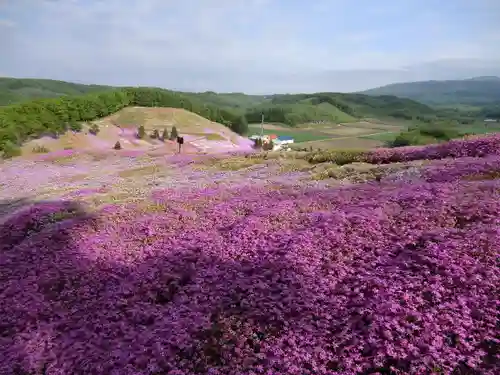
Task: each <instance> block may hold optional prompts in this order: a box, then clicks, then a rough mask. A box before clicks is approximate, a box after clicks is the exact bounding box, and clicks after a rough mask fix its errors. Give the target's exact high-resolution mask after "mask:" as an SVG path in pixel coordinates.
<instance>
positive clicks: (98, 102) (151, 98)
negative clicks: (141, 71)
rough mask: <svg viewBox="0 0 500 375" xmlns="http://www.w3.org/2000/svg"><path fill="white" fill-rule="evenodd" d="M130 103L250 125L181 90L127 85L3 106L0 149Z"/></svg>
mask: <svg viewBox="0 0 500 375" xmlns="http://www.w3.org/2000/svg"><path fill="white" fill-rule="evenodd" d="M127 106H142V107H174V108H184V109H186V110H189V111H192V112H194V113H196V114H198V115H200V116H203V117H205V118H207V119H209V120H211V121H216V122H219V123H221V124H224V125H226V126H228V127H229V128H230V129H232V130H233V131H235V132H236V133H238V134H244V133H246V131H247V129H248V124H247V121H246V118H245V116H244V115H240V114H236V113H233V112H231V111H228V110H226V109H221V108H218V107H216V106H212V105H206V104H203V103H200V102H197V101H196V100H193V99H192V98H187V97H186V96H185V95H182V94H179V93H174V92H171V91H168V90H163V89H156V88H124V89H115V90H109V91H104V92H100V93H89V94H85V95H80V96H63V97H59V98H50V99H39V100H33V101H29V102H23V103H19V104H13V105H10V106H4V107H0V152H3V153H4V154H12V153H13V149H15V148H17V147H19V146H20V145H21V144H22V143H23V142H25V141H26V140H28V139H31V138H36V137H40V136H43V135H47V134H50V135H52V136H58V135H59V134H62V133H64V132H66V131H67V130H69V129H72V130H78V129H80V128H81V122H86V121H93V120H96V119H98V118H101V117H104V116H108V115H110V114H113V113H115V112H117V111H119V110H120V109H122V108H124V107H127Z"/></svg>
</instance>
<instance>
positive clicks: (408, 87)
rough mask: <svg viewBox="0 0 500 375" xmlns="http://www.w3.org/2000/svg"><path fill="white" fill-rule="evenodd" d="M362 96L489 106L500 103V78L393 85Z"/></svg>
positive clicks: (436, 103) (432, 103)
mask: <svg viewBox="0 0 500 375" xmlns="http://www.w3.org/2000/svg"><path fill="white" fill-rule="evenodd" d="M362 94H367V95H394V96H398V97H401V98H409V99H412V100H416V101H419V102H422V103H425V104H429V105H469V106H479V107H482V106H489V105H493V104H498V103H500V78H499V77H475V78H471V79H465V80H455V81H423V82H406V83H394V84H391V85H387V86H382V87H377V88H374V89H370V90H367V91H363V92H362Z"/></svg>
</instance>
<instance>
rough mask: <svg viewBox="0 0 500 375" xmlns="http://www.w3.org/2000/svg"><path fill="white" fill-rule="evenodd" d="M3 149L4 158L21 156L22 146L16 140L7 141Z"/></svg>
mask: <svg viewBox="0 0 500 375" xmlns="http://www.w3.org/2000/svg"><path fill="white" fill-rule="evenodd" d="M1 149H2V150H3V154H2V157H3V158H4V159H10V158H14V157H16V156H21V148H20V147H19V146H18V145H16V144H15V143H14V142H11V141H6V142H5V143H4V144H3V145H2V147H1Z"/></svg>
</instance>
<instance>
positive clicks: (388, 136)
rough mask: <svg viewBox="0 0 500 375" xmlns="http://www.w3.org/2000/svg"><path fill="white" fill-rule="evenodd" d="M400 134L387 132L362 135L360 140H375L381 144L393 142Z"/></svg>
mask: <svg viewBox="0 0 500 375" xmlns="http://www.w3.org/2000/svg"><path fill="white" fill-rule="evenodd" d="M398 134H399V132H387V133H379V134H369V135H360V136H359V138H364V139H373V140H375V141H381V142H392V141H394V139H395V138H396V137H397V136H398Z"/></svg>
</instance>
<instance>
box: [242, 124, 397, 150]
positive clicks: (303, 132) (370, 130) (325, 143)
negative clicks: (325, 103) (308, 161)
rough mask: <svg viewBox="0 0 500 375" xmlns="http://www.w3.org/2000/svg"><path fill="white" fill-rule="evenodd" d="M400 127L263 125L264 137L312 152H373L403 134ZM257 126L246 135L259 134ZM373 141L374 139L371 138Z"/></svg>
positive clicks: (251, 128)
mask: <svg viewBox="0 0 500 375" xmlns="http://www.w3.org/2000/svg"><path fill="white" fill-rule="evenodd" d="M403 129H404V127H403V126H399V127H398V126H396V125H387V124H381V123H369V122H355V123H347V124H330V125H328V124H327V125H325V124H303V125H301V126H299V127H294V128H291V127H287V126H284V125H279V124H264V134H276V135H278V136H280V135H283V136H290V137H293V138H294V140H295V143H296V144H299V146H296V147H313V148H329V147H332V148H351V147H354V148H364V149H367V148H372V147H378V146H381V145H383V144H384V141H385V138H387V139H391V138H392V137H394V135H395V134H397V133H399V132H400V131H401V130H403ZM260 132H261V126H260V124H251V125H249V134H260ZM372 137H373V138H372Z"/></svg>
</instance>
